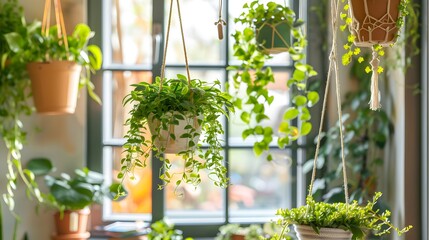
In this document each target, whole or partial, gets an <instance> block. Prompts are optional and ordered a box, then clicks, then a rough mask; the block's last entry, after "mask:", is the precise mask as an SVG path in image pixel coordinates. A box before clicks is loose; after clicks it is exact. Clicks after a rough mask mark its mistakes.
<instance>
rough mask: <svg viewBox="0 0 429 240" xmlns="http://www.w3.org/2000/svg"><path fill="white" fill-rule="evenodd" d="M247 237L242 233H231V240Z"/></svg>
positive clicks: (240, 239)
mask: <svg viewBox="0 0 429 240" xmlns="http://www.w3.org/2000/svg"><path fill="white" fill-rule="evenodd" d="M244 239H245V237H244V235H242V234H232V235H231V240H244Z"/></svg>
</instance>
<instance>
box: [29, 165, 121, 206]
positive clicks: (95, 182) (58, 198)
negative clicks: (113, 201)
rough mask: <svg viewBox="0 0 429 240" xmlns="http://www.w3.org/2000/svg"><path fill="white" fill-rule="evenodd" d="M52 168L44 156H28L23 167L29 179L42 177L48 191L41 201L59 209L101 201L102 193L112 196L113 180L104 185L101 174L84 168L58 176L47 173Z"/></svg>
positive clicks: (115, 185)
mask: <svg viewBox="0 0 429 240" xmlns="http://www.w3.org/2000/svg"><path fill="white" fill-rule="evenodd" d="M54 170H55V168H54V167H53V165H52V162H51V161H50V160H49V159H46V158H35V159H31V160H30V161H29V162H28V164H27V168H26V171H29V172H30V174H31V175H32V178H36V177H37V176H44V179H45V183H46V185H47V186H48V189H49V193H42V194H41V195H42V197H43V201H42V204H44V205H46V206H47V207H50V208H53V209H55V210H57V211H59V212H64V211H66V210H80V209H84V208H86V207H88V206H91V205H92V204H97V203H98V204H101V203H102V201H103V198H104V197H105V196H108V197H111V198H112V197H113V196H114V194H115V193H116V189H117V188H118V184H116V183H114V184H112V185H110V186H106V185H105V184H104V176H103V175H102V174H101V173H98V172H94V171H91V170H89V169H88V168H82V169H75V171H74V176H73V177H72V176H70V175H69V174H67V173H61V174H60V176H59V177H53V176H51V175H48V174H49V173H52V172H53V171H54Z"/></svg>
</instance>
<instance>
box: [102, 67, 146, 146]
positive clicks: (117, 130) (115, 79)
mask: <svg viewBox="0 0 429 240" xmlns="http://www.w3.org/2000/svg"><path fill="white" fill-rule="evenodd" d="M104 78H105V82H106V84H105V94H106V95H110V94H111V98H108V99H111V101H104V102H103V104H104V105H105V106H104V107H105V108H106V110H107V109H111V114H109V116H106V118H111V119H112V123H111V126H109V127H108V129H109V131H111V132H112V137H113V138H114V139H121V138H123V137H124V135H125V133H126V131H127V130H128V127H127V126H125V125H124V123H125V120H126V119H127V117H128V113H129V111H130V110H131V107H132V106H131V105H130V104H127V105H125V106H124V105H123V103H122V101H123V99H124V97H125V96H126V95H127V94H129V93H130V92H131V91H132V90H134V87H132V86H131V85H132V84H136V83H139V82H142V81H146V82H151V81H152V73H151V72H145V71H116V72H107V73H105V77H104ZM109 79H111V80H109ZM109 103H110V104H111V106H109ZM106 127H107V126H106ZM107 138H108V139H109V137H107Z"/></svg>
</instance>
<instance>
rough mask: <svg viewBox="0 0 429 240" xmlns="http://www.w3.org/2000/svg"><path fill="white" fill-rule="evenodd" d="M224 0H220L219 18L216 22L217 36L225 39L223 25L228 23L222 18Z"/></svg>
mask: <svg viewBox="0 0 429 240" xmlns="http://www.w3.org/2000/svg"><path fill="white" fill-rule="evenodd" d="M222 2H223V0H219V20H217V21H216V22H215V23H214V24H215V25H216V26H217V36H218V38H219V40H222V39H223V26H225V25H226V21H225V20H223V19H222V10H223V4H222Z"/></svg>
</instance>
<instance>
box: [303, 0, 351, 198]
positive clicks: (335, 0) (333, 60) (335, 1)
mask: <svg viewBox="0 0 429 240" xmlns="http://www.w3.org/2000/svg"><path fill="white" fill-rule="evenodd" d="M339 1H340V0H331V9H332V11H331V21H332V22H331V24H332V31H333V32H332V46H331V53H330V54H329V69H328V75H327V80H326V87H325V94H324V97H323V106H322V114H321V118H320V126H319V133H318V135H317V143H316V152H315V155H314V160H313V171H312V175H311V182H310V187H309V192H308V196H311V195H312V194H313V185H314V181H315V179H316V170H317V160H318V155H319V150H320V140H321V139H320V138H321V137H320V136H321V134H322V126H323V120H324V118H325V112H326V105H327V96H328V90H329V81H330V79H331V77H332V76H331V75H332V71H334V73H335V75H334V77H335V85H336V86H335V89H336V95H337V112H338V123H339V128H340V144H341V162H342V166H343V184H344V195H345V202H346V204H348V203H349V191H348V183H347V169H346V161H345V155H344V136H343V135H344V134H343V122H342V111H341V94H340V89H341V87H340V81H339V73H338V60H337V31H338V22H337V21H338V19H337V16H338V6H339Z"/></svg>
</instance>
